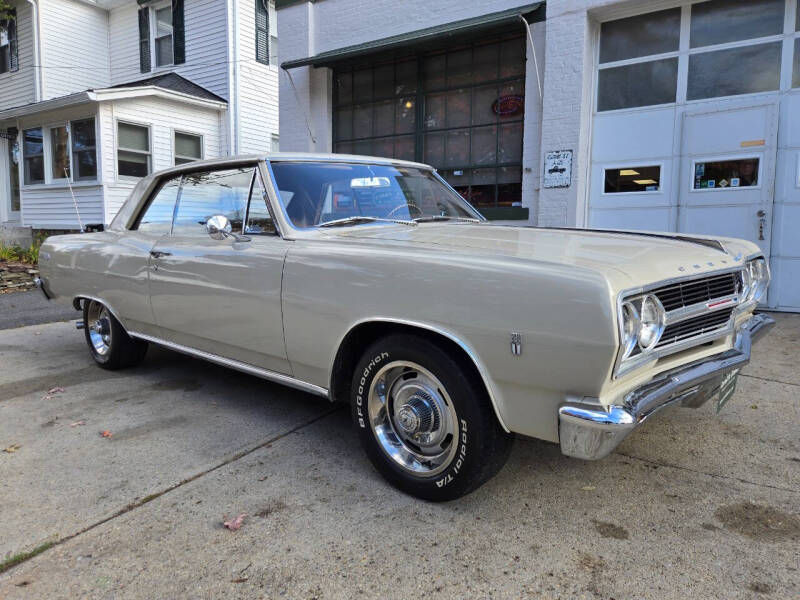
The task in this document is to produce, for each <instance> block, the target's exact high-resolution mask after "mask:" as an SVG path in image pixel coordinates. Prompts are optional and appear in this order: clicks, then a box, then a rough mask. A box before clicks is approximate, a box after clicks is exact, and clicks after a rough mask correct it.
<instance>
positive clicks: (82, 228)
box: [64, 167, 86, 233]
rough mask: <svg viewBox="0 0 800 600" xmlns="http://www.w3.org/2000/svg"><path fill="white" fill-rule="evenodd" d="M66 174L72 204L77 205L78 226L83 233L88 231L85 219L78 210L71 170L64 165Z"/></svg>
mask: <svg viewBox="0 0 800 600" xmlns="http://www.w3.org/2000/svg"><path fill="white" fill-rule="evenodd" d="M64 176H65V177H66V178H67V187H69V193H70V196H72V204H73V205H74V206H75V214H76V215H77V216H78V226H79V227H80V228H81V233H86V229H84V227H83V221H81V213H80V211H79V210H78V201H77V200H76V199H75V192H73V191H72V183H71V182H70V180H69V171H67V167H64Z"/></svg>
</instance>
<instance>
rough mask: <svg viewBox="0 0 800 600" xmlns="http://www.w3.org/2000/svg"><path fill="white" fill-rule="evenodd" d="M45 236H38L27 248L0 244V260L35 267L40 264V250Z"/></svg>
mask: <svg viewBox="0 0 800 600" xmlns="http://www.w3.org/2000/svg"><path fill="white" fill-rule="evenodd" d="M44 239H45V236H44V235H41V234H37V235H36V237H35V238H34V240H33V243H32V244H31V245H30V246H28V247H27V248H23V247H22V246H16V245H15V246H6V245H5V244H1V243H0V260H9V261H11V260H13V261H17V262H22V263H26V264H29V265H35V264H36V263H38V262H39V248H40V247H41V246H42V242H43V241H44Z"/></svg>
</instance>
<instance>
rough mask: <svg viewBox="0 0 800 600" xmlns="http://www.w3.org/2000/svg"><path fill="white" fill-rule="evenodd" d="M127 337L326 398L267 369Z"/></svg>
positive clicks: (319, 391)
mask: <svg viewBox="0 0 800 600" xmlns="http://www.w3.org/2000/svg"><path fill="white" fill-rule="evenodd" d="M128 335H129V336H131V337H135V338H138V339H140V340H144V341H146V342H152V343H154V344H158V345H159V346H164V347H165V348H169V349H170V350H175V351H176V352H181V353H182V354H188V355H189V356H194V357H197V358H202V359H203V360H207V361H209V362H213V363H216V364H218V365H221V366H223V367H228V368H230V369H236V370H237V371H241V372H243V373H248V374H250V375H255V376H256V377H261V378H262V379H267V380H269V381H274V382H275V383H280V384H282V385H285V386H288V387H291V388H294V389H296V390H301V391H303V392H308V393H310V394H315V395H317V396H322V397H323V398H327V397H328V390H326V389H325V388H324V387H320V386H318V385H314V384H313V383H308V382H307V381H301V380H299V379H295V378H294V377H291V376H289V375H284V374H283V373H276V372H275V371H269V370H267V369H262V368H260V367H255V366H253V365H248V364H247V363H243V362H239V361H238V360H233V359H230V358H225V357H223V356H218V355H216V354H211V353H210V352H205V351H203V350H197V349H195V348H190V347H189V346H182V345H181V344H175V343H174V342H168V341H167V340H162V339H161V338H157V337H154V336H152V335H146V334H144V333H137V332H136V331H129V332H128Z"/></svg>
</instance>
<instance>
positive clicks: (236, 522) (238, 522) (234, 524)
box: [222, 513, 247, 531]
mask: <svg viewBox="0 0 800 600" xmlns="http://www.w3.org/2000/svg"><path fill="white" fill-rule="evenodd" d="M246 516H247V515H246V514H245V513H242V514H240V515H239V516H238V517H236V518H235V519H233V520H232V521H226V520H225V519H227V517H226V516H225V515H222V525H223V526H224V527H227V528H228V529H230V530H231V531H236V530H237V529H239V528H240V527H241V526H242V521H244V518H245V517H246Z"/></svg>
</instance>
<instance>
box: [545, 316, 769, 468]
mask: <svg viewBox="0 0 800 600" xmlns="http://www.w3.org/2000/svg"><path fill="white" fill-rule="evenodd" d="M773 325H775V320H774V319H772V318H771V317H768V316H767V315H764V314H757V315H753V317H752V318H750V319H749V320H747V321H746V322H745V323H744V324H742V325H741V326H740V327H739V329H738V330H737V331H736V341H735V344H734V347H733V348H732V349H730V350H728V351H726V352H723V353H721V354H717V355H715V356H710V357H708V358H704V359H702V360H698V361H696V362H693V363H690V364H688V365H684V366H682V367H678V368H677V369H673V370H671V371H667V372H665V373H661V374H660V375H658V376H657V377H656V378H655V379H653V380H652V381H650V382H648V383H646V384H645V385H643V386H641V387H639V388H637V389H635V390H633V391H632V392H630V393H629V394H627V395H626V396H625V398H624V399H623V401H622V403H621V405H612V406H604V405H602V404H600V403H599V402H598V403H596V404H592V403H590V402H570V403H568V404H565V405H563V406H562V407H561V408H559V409H558V433H559V441H560V444H561V452H562V453H564V454H566V455H567V456H574V457H575V458H583V459H585V460H597V459H599V458H603V457H604V456H607V455H608V454H609V453H611V451H612V450H614V448H616V447H617V446H618V445H619V444H620V443H621V442H622V440H624V439H625V438H626V437H627V436H628V434H629V433H630V432H631V431H633V430H634V429H636V427H638V426H639V425H640V424H641V423H642V422H643V421H644V420H645V419H646V418H647V417H649V416H650V415H652V414H653V413H655V412H657V411H658V410H660V409H662V408H664V407H665V406H671V405H673V404H676V403H678V402H680V403H682V404H683V405H684V406H690V407H693V408H696V407H698V406H701V405H702V404H704V403H705V402H706V401H707V400H708V399H709V398H712V397H713V396H714V395H715V394H717V393H718V392H719V389H720V385H721V383H722V381H723V379H724V378H725V377H726V375H729V374H730V373H731V372H733V371H737V372H738V370H739V369H741V368H742V367H743V366H744V365H746V364H747V363H748V362H750V348H751V346H752V344H754V343H755V342H756V341H758V340H759V339H760V338H761V337H763V336H764V335H765V334H766V333H767V332H768V331H769V330H770V329H771V328H772V326H773Z"/></svg>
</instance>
